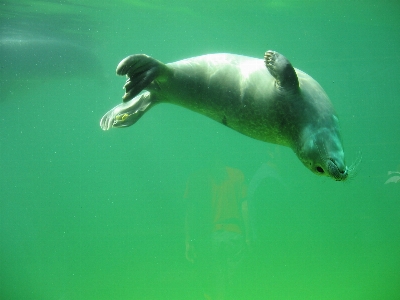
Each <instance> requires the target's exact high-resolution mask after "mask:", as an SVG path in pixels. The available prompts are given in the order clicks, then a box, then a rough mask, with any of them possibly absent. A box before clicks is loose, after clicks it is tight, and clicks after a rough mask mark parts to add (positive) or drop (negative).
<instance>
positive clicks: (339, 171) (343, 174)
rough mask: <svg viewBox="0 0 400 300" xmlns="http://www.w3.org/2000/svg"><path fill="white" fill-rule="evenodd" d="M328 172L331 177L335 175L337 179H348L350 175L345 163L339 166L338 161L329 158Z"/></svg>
mask: <svg viewBox="0 0 400 300" xmlns="http://www.w3.org/2000/svg"><path fill="white" fill-rule="evenodd" d="M327 169H328V173H329V175H330V176H331V177H333V178H334V179H335V180H336V181H343V180H346V178H347V176H348V175H349V172H348V169H347V166H345V165H343V166H342V167H339V166H338V163H337V162H335V161H334V160H333V159H329V160H328V162H327Z"/></svg>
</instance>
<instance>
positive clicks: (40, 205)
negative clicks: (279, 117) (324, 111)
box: [0, 0, 400, 300]
mask: <svg viewBox="0 0 400 300" xmlns="http://www.w3.org/2000/svg"><path fill="white" fill-rule="evenodd" d="M109 2H110V3H109V4H99V3H100V2H99V1H78V0H72V1H50V0H49V1H40V0H38V1H30V0H29V1H28V0H18V1H11V0H10V1H1V2H0V4H1V7H0V22H1V23H0V27H1V30H2V31H1V32H0V39H4V38H6V37H9V32H11V33H12V34H14V35H15V36H16V35H17V33H16V32H18V33H20V32H22V33H23V34H25V35H26V32H32V33H34V34H35V35H40V36H46V37H49V38H48V39H50V40H55V41H56V42H57V43H61V42H64V41H65V42H67V43H68V46H65V45H63V44H56V46H55V47H54V50H53V48H51V49H52V50H51V51H50V50H49V49H50V48H49V47H48V46H46V47H44V48H43V49H42V52H41V53H42V54H43V58H42V59H41V60H39V62H43V61H47V62H49V63H50V64H49V65H47V66H46V68H43V69H40V68H38V69H35V68H36V67H35V66H36V61H37V57H36V56H35V57H34V56H32V57H29V53H31V50H30V52H29V51H28V52H27V54H25V55H19V54H18V53H16V54H15V56H14V57H13V56H11V57H8V59H7V61H5V60H4V59H3V58H1V57H0V59H1V60H2V66H1V68H2V70H3V72H2V73H1V78H0V80H1V84H2V85H1V95H0V97H1V99H0V112H1V114H0V172H1V175H0V299H2V300H3V299H4V300H13V299H32V300H33V299H35V300H36V299H38V300H48V299H49V300H53V299H54V300H55V299H57V300H58V299H60V300H61V299H62V300H68V299H74V300H78V299H85V300H88V299H96V300H99V299H203V298H202V288H201V286H200V284H199V281H198V280H197V277H196V275H195V270H194V268H193V266H192V265H191V264H190V263H189V262H188V261H187V260H186V259H185V233H184V222H185V221H184V219H185V204H184V200H183V195H184V191H185V186H186V181H187V179H188V177H189V175H190V174H191V173H193V172H194V171H196V170H198V169H199V168H201V167H202V166H203V165H204V164H205V163H206V162H207V161H208V159H209V157H210V156H213V155H214V153H218V155H220V156H222V157H223V158H224V163H225V164H227V165H229V166H231V167H234V168H237V169H240V170H241V171H242V172H243V174H244V175H245V178H246V182H247V183H250V182H251V179H252V178H253V176H254V174H255V173H256V171H257V170H258V168H259V167H260V166H261V165H262V163H263V162H266V161H268V162H269V164H270V165H273V166H274V170H275V171H276V173H277V174H279V175H280V177H281V178H282V183H281V184H269V185H267V186H266V187H265V188H264V189H262V193H261V194H259V195H258V197H259V198H262V201H263V203H264V205H263V210H261V211H262V213H263V215H265V219H263V220H258V223H259V227H260V229H262V232H259V237H258V239H259V241H258V244H257V247H256V249H255V250H254V251H252V252H251V253H250V254H249V255H248V257H247V260H246V261H245V263H244V265H243V266H242V269H241V271H240V272H241V274H242V277H243V280H242V281H241V284H239V285H238V286H237V287H236V288H237V293H235V294H236V297H235V299H236V298H237V299H274V300H275V299H282V300H283V299H318V300H320V299H324V300H328V299H329V300H331V299H332V300H336V299H340V300H344V299H348V300H354V299H360V300H361V299H362V300H375V299H379V300H395V299H400V182H398V183H389V184H384V183H385V182H386V180H388V179H389V178H391V176H394V175H395V174H392V175H388V171H400V157H399V154H400V113H399V112H400V102H399V95H400V85H399V79H400V76H399V73H398V70H399V68H400V54H399V52H398V49H399V47H400V39H399V36H400V4H399V2H398V1H394V0H386V1H372V0H371V1H370V0H366V1H342V0H340V1H339V0H338V1H295V0H292V1H255V0H250V1H240V2H239V1H218V0H216V1H209V0H206V1H205V0H202V1H162V0H158V1H129V0H117V1H109ZM22 37H23V36H22ZM2 47H3V45H2ZM57 47H58V48H57ZM65 47H70V48H69V49H73V51H77V52H78V53H80V54H81V55H77V56H76V57H72V58H68V60H67V61H65V60H61V61H60V60H57V59H56V58H55V57H56V56H57V51H56V50H57V49H63V48H65ZM268 49H273V50H276V51H279V52H281V53H283V54H284V55H285V56H286V57H288V58H289V59H290V61H291V62H292V64H293V65H294V66H295V67H297V68H299V69H301V70H303V71H305V72H307V73H308V74H310V75H311V76H313V77H314V78H315V79H316V80H318V82H319V83H320V84H321V85H322V86H323V87H324V89H325V91H326V92H327V93H328V95H329V96H330V98H331V100H332V102H333V103H334V105H335V108H336V110H337V111H338V114H339V117H340V123H341V130H342V137H343V140H344V146H345V153H346V159H347V161H348V162H349V163H351V162H352V161H354V160H356V159H357V157H358V155H359V154H358V153H359V152H360V151H361V152H362V163H361V166H360V168H359V171H358V174H357V176H356V177H354V178H352V180H349V181H348V182H345V183H340V182H335V181H333V180H331V179H328V178H320V177H317V176H316V175H314V174H312V173H311V172H310V171H308V170H307V169H306V168H304V166H303V165H302V164H301V163H300V162H299V160H298V159H297V158H296V156H295V155H294V153H293V152H292V151H291V150H290V149H288V148H284V147H280V146H275V145H268V144H265V143H262V142H259V141H256V140H252V139H250V138H248V137H245V136H242V135H240V134H238V133H236V132H234V131H232V130H230V129H228V128H226V127H224V126H221V125H220V124H218V123H216V122H214V121H212V120H209V119H207V118H206V117H203V116H201V115H198V114H195V113H193V112H191V111H188V110H186V109H184V108H181V107H176V106H172V105H168V104H163V105H159V106H157V107H155V108H154V109H152V110H151V112H149V113H148V114H146V116H144V117H143V118H142V119H141V120H140V121H139V122H138V123H137V124H135V125H134V126H133V127H130V128H129V129H113V130H110V131H108V132H104V131H102V130H101V129H100V127H99V120H100V118H101V116H102V115H103V114H104V113H105V112H106V111H108V110H109V109H111V108H112V107H113V106H115V105H117V104H118V103H119V102H120V101H121V96H122V94H123V90H122V89H121V87H122V85H123V83H124V79H123V78H119V77H117V76H115V75H114V74H115V71H114V70H115V67H116V65H117V64H118V62H119V61H120V60H121V59H122V58H124V57H125V56H127V55H130V54H134V53H146V54H148V55H151V56H153V57H155V58H157V59H158V60H160V61H163V62H172V61H176V60H179V59H183V58H187V57H191V56H196V55H201V54H206V53H217V52H229V53H237V54H243V55H247V56H253V57H260V58H262V56H263V53H264V52H265V51H266V50H268ZM54 51H55V52H54ZM12 53H13V52H12ZM18 55H19V56H18ZM35 55H36V54H35ZM25 59H26V61H25ZM22 60H24V62H23V63H20V62H21V61H22ZM32 62H33V64H34V65H35V66H34V65H32V66H31V65H30V63H32ZM16 66H18V68H17V67H16ZM6 68H8V69H6ZM54 68H60V69H62V70H63V71H65V70H67V69H68V68H71V70H72V71H71V72H69V73H68V72H66V73H65V72H64V73H65V74H64V73H63V74H61V76H60V74H58V75H55V74H57V72H55V71H54ZM33 69H35V70H36V72H34V71H33ZM4 70H7V72H5V71H4ZM68 70H69V69H68ZM67 73H68V74H67Z"/></svg>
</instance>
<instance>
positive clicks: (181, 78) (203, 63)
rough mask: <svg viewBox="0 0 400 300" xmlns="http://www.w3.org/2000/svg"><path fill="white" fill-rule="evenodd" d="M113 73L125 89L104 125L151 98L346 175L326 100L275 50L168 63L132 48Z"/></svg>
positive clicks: (131, 114) (123, 122) (137, 110)
mask: <svg viewBox="0 0 400 300" xmlns="http://www.w3.org/2000/svg"><path fill="white" fill-rule="evenodd" d="M117 74H118V75H126V76H127V77H128V80H127V81H126V83H125V85H124V88H125V95H124V96H123V103H121V104H119V105H117V106H116V107H114V108H113V109H111V110H110V111H109V112H107V113H106V114H105V115H104V116H103V118H102V119H101V121H100V126H101V128H102V129H103V130H108V129H110V128H111V127H127V126H131V125H133V124H134V123H135V122H137V121H138V120H139V119H140V117H141V116H142V115H143V114H144V113H145V112H146V111H148V110H149V109H150V108H151V107H153V106H154V105H156V104H158V103H163V102H164V103H172V104H176V105H180V106H183V107H186V108H188V109H190V110H192V111H195V112H198V113H200V114H203V115H205V116H207V117H209V118H211V119H214V120H215V121H217V122H220V123H222V124H224V125H226V126H228V127H230V128H232V129H234V130H236V131H238V132H240V133H242V134H245V135H247V136H249V137H252V138H255V139H258V140H261V141H265V142H269V143H275V144H279V145H282V146H287V147H290V148H292V149H293V151H294V152H295V153H296V155H297V156H298V158H299V159H300V160H301V162H302V163H303V164H304V165H305V166H306V167H307V168H308V169H310V170H311V171H312V172H314V173H315V174H318V175H325V176H329V177H332V178H333V179H335V180H337V181H342V180H345V179H346V178H347V177H348V173H349V168H348V167H347V166H346V164H345V161H344V152H343V147H342V141H341V137H340V132H339V123H338V118H337V116H336V113H335V110H334V108H333V106H332V103H331V101H330V100H329V98H328V96H327V95H326V93H325V92H324V90H323V89H322V87H321V86H320V85H319V84H318V83H317V82H316V81H315V80H314V79H313V78H311V77H310V76H309V75H307V74H306V73H304V72H302V71H300V70H298V69H295V68H293V66H292V65H291V63H290V62H289V61H288V60H287V59H286V57H284V56H283V55H281V54H279V53H277V52H275V51H267V52H265V55H264V60H262V59H257V58H251V57H246V56H241V55H234V54H208V55H203V56H198V57H193V58H188V59H184V60H180V61H177V62H173V63H169V64H163V63H161V62H159V61H157V60H155V59H154V58H151V57H149V56H147V55H144V54H136V55H131V56H128V57H127V58H125V59H124V60H122V61H121V62H120V63H119V64H118V67H117Z"/></svg>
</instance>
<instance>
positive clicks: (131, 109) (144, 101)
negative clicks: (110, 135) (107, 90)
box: [100, 92, 154, 130]
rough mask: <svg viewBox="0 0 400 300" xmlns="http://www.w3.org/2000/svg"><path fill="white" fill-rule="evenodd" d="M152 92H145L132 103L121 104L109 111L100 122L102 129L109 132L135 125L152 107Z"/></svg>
mask: <svg viewBox="0 0 400 300" xmlns="http://www.w3.org/2000/svg"><path fill="white" fill-rule="evenodd" d="M152 104H154V103H152V102H151V94H150V92H145V93H143V94H140V95H138V96H136V97H135V98H133V99H132V100H131V101H128V102H124V103H121V104H119V105H117V106H116V107H114V108H113V109H111V110H110V111H108V112H107V113H106V114H105V115H104V116H103V117H102V118H101V120H100V127H101V129H103V130H109V129H110V128H111V127H117V128H122V127H128V126H131V125H133V124H135V123H136V122H137V121H138V120H139V119H140V117H141V116H143V114H144V113H145V112H146V110H148V109H150V108H151V106H152Z"/></svg>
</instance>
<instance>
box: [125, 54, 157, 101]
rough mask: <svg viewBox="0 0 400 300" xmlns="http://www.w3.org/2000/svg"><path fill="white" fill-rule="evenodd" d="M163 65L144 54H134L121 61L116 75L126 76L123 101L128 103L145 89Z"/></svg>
mask: <svg viewBox="0 0 400 300" xmlns="http://www.w3.org/2000/svg"><path fill="white" fill-rule="evenodd" d="M163 66H164V64H162V63H161V62H159V61H158V60H155V59H154V58H151V57H150V56H147V55H145V54H135V55H131V56H128V57H126V58H125V59H123V60H122V61H121V62H120V63H119V64H118V66H117V74H118V75H126V76H127V77H128V80H127V81H126V83H125V85H124V89H125V95H124V96H123V97H122V99H123V101H124V102H126V101H129V100H131V99H132V98H133V97H135V96H137V94H139V93H140V92H141V91H142V90H143V89H145V88H146V87H147V86H148V85H149V84H150V83H151V82H152V81H153V80H154V79H156V78H157V76H158V75H159V74H160V71H161V69H162V67H163Z"/></svg>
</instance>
